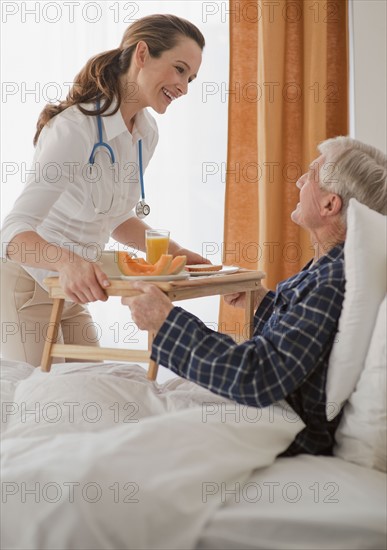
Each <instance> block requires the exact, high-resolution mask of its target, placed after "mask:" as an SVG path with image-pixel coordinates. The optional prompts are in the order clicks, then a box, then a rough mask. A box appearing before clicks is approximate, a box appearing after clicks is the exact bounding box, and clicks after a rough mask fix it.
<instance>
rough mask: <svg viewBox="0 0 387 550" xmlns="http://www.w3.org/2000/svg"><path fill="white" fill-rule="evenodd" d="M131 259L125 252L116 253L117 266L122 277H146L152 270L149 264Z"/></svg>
mask: <svg viewBox="0 0 387 550" xmlns="http://www.w3.org/2000/svg"><path fill="white" fill-rule="evenodd" d="M144 262H145V260H143V261H140V260H139V259H138V258H133V257H132V256H131V255H130V254H128V253H127V252H122V251H119V252H117V265H118V268H119V270H120V271H121V273H122V274H123V275H146V274H147V273H148V272H150V271H151V270H152V268H153V266H152V265H151V264H148V263H147V262H145V263H144Z"/></svg>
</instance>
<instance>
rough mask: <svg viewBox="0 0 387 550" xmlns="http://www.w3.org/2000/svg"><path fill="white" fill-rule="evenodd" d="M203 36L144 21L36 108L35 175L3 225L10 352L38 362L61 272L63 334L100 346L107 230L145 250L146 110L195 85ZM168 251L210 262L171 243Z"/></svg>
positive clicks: (150, 126)
mask: <svg viewBox="0 0 387 550" xmlns="http://www.w3.org/2000/svg"><path fill="white" fill-rule="evenodd" d="M204 43H205V42H204V38H203V35H202V34H201V32H200V31H199V29H197V27H195V26H194V25H193V24H192V23H190V22H189V21H186V20H184V19H181V18H178V17H176V16H173V15H151V16H148V17H144V18H142V19H139V20H138V21H136V22H135V23H133V24H132V25H130V27H129V28H128V29H127V30H126V32H125V34H124V37H123V39H122V42H121V45H120V46H119V48H116V49H114V50H110V51H107V52H105V53H102V54H99V55H96V56H95V57H93V58H92V59H90V60H89V61H88V62H87V63H86V65H85V67H84V68H83V69H82V70H81V71H80V73H79V74H78V75H77V76H76V78H75V83H74V85H73V87H72V89H71V90H70V92H69V94H68V96H67V98H66V99H65V100H64V101H62V102H60V103H59V104H58V105H47V106H46V107H45V108H44V110H43V111H42V113H41V114H40V117H39V120H38V123H37V131H36V135H35V138H34V145H36V152H35V157H34V162H33V171H31V175H30V178H29V180H28V182H27V185H26V187H25V189H24V191H23V192H22V194H21V196H20V197H19V198H18V199H17V201H16V202H15V205H14V207H13V209H12V211H11V212H10V214H9V215H8V216H7V218H6V219H5V221H4V225H3V228H2V256H3V259H2V261H1V279H2V284H1V287H2V296H1V317H2V329H3V330H2V332H3V335H2V355H3V357H5V358H6V359H14V360H20V361H26V362H28V363H30V364H33V365H35V366H38V365H39V364H40V359H41V355H42V350H43V345H44V338H45V334H46V331H47V325H48V322H49V315H50V310H51V304H52V301H51V300H50V298H49V297H48V294H47V292H46V290H45V288H44V285H43V279H44V278H45V277H47V276H50V275H57V276H58V275H59V278H60V281H61V284H62V287H63V288H64V290H65V292H66V294H67V296H68V297H69V299H70V300H71V301H69V302H66V305H65V308H64V311H63V315H62V326H61V328H62V338H63V341H65V342H66V343H72V344H85V343H86V344H88V345H92V344H93V343H94V344H95V345H98V342H97V336H96V331H95V328H94V325H93V323H92V319H91V316H90V314H89V312H88V309H87V307H86V305H85V304H87V303H88V302H94V301H96V300H102V301H104V300H106V299H107V297H106V294H105V291H104V289H105V288H106V287H107V286H109V281H108V278H107V276H106V274H105V273H104V272H103V270H102V269H101V267H100V265H99V264H98V263H97V262H95V261H94V260H96V259H98V256H99V254H100V253H101V251H102V250H103V249H104V247H105V245H106V243H107V242H108V240H109V238H110V237H113V238H114V239H115V240H116V241H118V242H119V243H122V244H128V245H130V246H132V247H134V248H137V249H138V250H142V251H143V250H145V229H147V228H149V226H148V225H147V224H146V223H144V221H143V219H142V218H143V217H144V215H146V213H147V207H146V203H145V200H144V199H145V197H144V191H143V185H142V184H141V180H142V173H143V171H144V170H145V168H146V167H147V165H148V163H149V161H150V159H151V158H152V155H153V153H154V150H155V147H156V145H157V141H158V131H157V126H156V122H155V120H154V118H153V117H152V116H151V115H150V113H149V112H148V111H147V107H152V109H154V110H155V111H156V112H157V113H159V114H163V113H165V112H166V110H167V109H168V107H169V106H170V104H171V103H172V102H173V101H175V100H177V99H178V98H179V97H181V96H183V95H185V94H186V93H187V92H188V86H189V83H190V82H191V81H192V80H193V79H194V78H195V77H196V75H197V73H198V70H199V67H200V64H201V59H202V50H203V48H204ZM96 144H97V146H96ZM141 199H142V200H141ZM136 213H137V215H136ZM170 253H171V254H173V255H174V256H176V255H180V254H186V255H187V260H188V263H192V264H196V263H204V262H206V260H205V259H204V258H202V257H201V256H200V255H199V254H196V253H194V252H191V251H189V250H186V249H185V248H183V247H181V246H180V245H179V244H177V243H176V242H173V241H172V242H171V243H170Z"/></svg>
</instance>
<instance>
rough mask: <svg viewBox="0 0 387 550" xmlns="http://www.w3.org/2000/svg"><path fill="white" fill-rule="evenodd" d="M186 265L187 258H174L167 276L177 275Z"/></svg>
mask: <svg viewBox="0 0 387 550" xmlns="http://www.w3.org/2000/svg"><path fill="white" fill-rule="evenodd" d="M186 263H187V256H176V257H175V258H173V260H172V263H171V265H170V267H169V270H168V275H177V274H178V273H180V271H182V270H183V269H184V267H185V264H186Z"/></svg>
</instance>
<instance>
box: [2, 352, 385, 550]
mask: <svg viewBox="0 0 387 550" xmlns="http://www.w3.org/2000/svg"><path fill="white" fill-rule="evenodd" d="M86 373H88V374H89V376H88V377H87V378H86V379H85V378H84V377H83V378H82V376H81V374H86ZM61 374H63V377H62V376H61ZM58 376H59V378H58ZM111 377H114V378H111ZM117 377H118V379H119V380H120V383H119V384H117V382H118V380H117ZM1 378H2V384H1V398H2V403H3V405H4V403H5V402H8V403H10V404H11V405H10V407H12V403H14V404H15V403H16V404H19V406H20V403H21V402H25V403H26V405H27V406H28V407H30V406H31V403H32V402H33V401H34V400H35V398H34V392H35V391H37V392H38V394H40V395H39V396H38V397H39V401H40V402H41V404H42V405H43V401H44V400H42V394H41V390H42V386H41V384H40V383H39V384H36V382H37V381H38V380H39V381H42V384H43V386H44V387H45V392H44V393H45V395H46V400H47V401H51V400H54V401H57V402H60V401H61V400H62V399H64V398H67V397H70V396H71V400H73V401H74V400H75V401H77V402H79V403H80V405H83V404H84V403H90V402H99V403H101V405H102V403H103V402H104V403H105V404H107V403H109V402H110V403H112V402H114V403H117V404H118V405H119V406H120V410H122V406H123V405H124V404H125V402H126V401H127V400H128V393H127V389H126V388H128V383H129V382H130V389H131V391H132V392H133V389H134V387H135V388H136V389H135V392H137V394H138V397H139V398H140V397H141V398H142V399H141V400H140V402H141V407H139V408H138V410H137V411H136V417H137V418H139V419H142V418H144V417H147V416H148V415H149V414H150V408H151V409H152V411H151V412H152V414H155V413H156V414H165V413H168V412H172V411H178V410H181V409H186V408H191V407H195V406H198V405H199V404H200V403H201V402H202V401H203V390H202V389H201V388H199V387H197V386H195V385H193V384H191V383H189V382H186V381H183V380H181V379H176V380H171V381H169V382H168V383H166V384H164V385H162V386H158V385H157V384H149V383H148V381H147V380H146V378H145V375H144V371H143V369H141V368H140V367H136V366H128V365H122V364H114V363H112V364H105V365H102V364H101V365H95V364H90V365H85V364H82V365H80V364H67V365H55V366H54V367H53V373H52V375H47V374H44V373H40V372H38V371H36V370H35V369H34V368H33V367H31V366H29V365H27V364H22V363H19V364H18V365H15V363H12V362H9V363H7V362H3V365H2V369H1ZM22 381H24V382H23V383H22V384H20V383H21V382H22ZM133 385H134V386H133ZM176 390H177V391H176ZM63 392H65V393H66V394H67V397H66V396H65V395H63ZM137 394H136V395H137ZM132 395H133V393H132ZM210 395H212V394H210ZM144 401H145V403H144ZM28 402H30V403H28ZM148 407H149V410H148ZM2 412H3V413H4V412H5V413H6V414H5V417H4V416H3V418H2V429H3V431H4V430H5V431H7V426H8V428H9V429H10V431H11V432H12V431H13V430H14V429H16V430H17V435H18V439H17V441H15V444H16V443H18V444H20V445H21V447H23V445H24V446H25V443H26V442H25V441H24V443H23V440H24V438H25V437H27V439H29V438H30V437H31V435H32V434H31V429H32V431H33V432H34V436H35V437H36V436H37V437H44V436H46V435H47V434H46V433H45V432H46V430H47V428H48V427H49V426H47V425H46V426H44V425H43V426H42V427H41V428H39V426H36V425H34V423H31V422H28V421H26V422H24V426H21V425H20V414H15V411H12V408H8V409H7V408H4V407H2ZM113 412H114V411H113ZM113 412H112V411H111V410H110V409H109V408H108V407H107V406H105V407H104V408H103V416H102V419H101V421H100V422H99V423H98V426H97V425H95V424H93V425H92V424H90V423H88V422H87V423H86V424H85V422H82V418H81V419H77V418H75V424H77V426H76V431H77V432H78V433H79V435H81V433H80V432H82V437H88V435H87V432H88V431H90V430H91V429H92V431H93V432H94V437H95V436H96V435H97V434H96V432H101V431H104V430H106V429H108V428H111V427H112V414H113ZM127 412H129V413H130V412H131V411H127ZM19 413H20V410H19ZM105 418H106V423H105V421H104V420H105ZM78 420H79V422H78ZM52 427H53V426H52ZM70 427H71V426H70ZM68 428H69V425H68V423H66V422H63V423H61V422H56V423H55V429H54V432H55V436H56V437H65V436H66V434H67V435H70V438H71V434H68ZM73 429H74V425H73V426H72V427H71V431H73ZM54 432H53V435H54ZM90 435H92V434H90ZM27 447H28V445H27ZM48 449H49V447H47V450H48ZM21 450H22V451H23V450H24V451H25V450H26V449H21ZM51 451H52V452H53V453H54V451H55V445H53V446H52V447H51ZM55 452H56V451H55ZM206 458H207V457H206ZM15 466H16V464H15ZM211 479H215V478H214V477H212V478H211ZM220 479H225V478H224V477H223V478H222V477H221V478H220ZM237 479H238V478H237ZM239 479H240V481H239V482H238V481H236V482H231V481H228V483H226V484H225V486H224V487H221V483H219V484H218V487H216V486H213V489H214V493H215V494H213V495H211V499H212V503H213V504H214V503H215V504H219V506H214V507H213V509H214V514H213V516H212V518H211V519H210V520H209V521H208V522H207V524H206V525H205V526H204V527H202V531H201V535H200V539H199V543H198V545H197V550H204V549H208V550H210V549H217V550H218V549H220V548H222V549H225V550H227V549H231V548H233V549H234V548H235V549H240V550H244V549H257V550H258V549H265V550H271V549H273V550H274V549H275V550H295V549H297V550H328V549H329V550H336V549H337V550H339V549H340V550H357V549H359V550H360V549H372V550H381V549H384V548H386V520H385V518H386V476H385V475H384V474H383V473H381V472H378V471H376V470H370V469H367V468H362V467H359V466H356V465H354V464H351V463H348V462H345V461H343V460H341V459H339V458H335V457H312V456H309V455H301V456H298V457H294V458H282V459H277V460H276V461H275V463H274V464H272V465H271V466H268V467H266V468H263V469H262V468H261V469H260V470H256V471H255V472H253V474H252V475H250V476H247V477H244V478H243V477H242V478H239ZM238 483H239V485H237V484H238ZM210 489H211V487H210ZM227 491H228V492H229V493H228V495H226V493H227ZM233 491H234V493H233ZM209 500H210V498H209ZM237 500H239V502H237ZM336 501H338V502H336ZM22 508H25V507H24V506H23V507H22ZM58 522H59V524H60V519H58ZM31 547H33V546H31ZM56 547H57V548H60V547H61V546H60V545H58V546H56ZM69 547H70V546H67V548H69ZM101 547H111V546H104V545H101Z"/></svg>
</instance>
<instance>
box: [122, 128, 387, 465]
mask: <svg viewBox="0 0 387 550" xmlns="http://www.w3.org/2000/svg"><path fill="white" fill-rule="evenodd" d="M319 151H320V153H321V154H320V156H319V157H318V158H317V159H316V161H315V162H314V163H312V164H311V166H310V167H309V170H308V172H307V173H306V174H304V175H303V176H302V177H301V178H300V179H299V180H298V182H297V187H298V188H299V190H300V201H299V203H298V204H297V206H296V209H295V210H294V211H293V212H292V214H291V218H292V220H293V221H294V222H295V223H297V224H298V225H300V226H302V227H304V228H305V229H307V230H308V231H309V233H310V237H311V242H312V245H313V247H314V258H313V259H312V260H311V261H310V263H309V264H307V265H306V266H305V267H304V269H303V270H302V271H300V272H299V273H298V274H297V275H295V276H293V277H290V278H289V279H287V280H285V281H283V282H282V283H280V284H279V285H278V287H277V290H276V292H275V293H274V292H272V291H267V290H263V291H262V292H261V295H260V296H259V297H258V300H257V304H256V306H257V309H256V313H255V317H254V327H255V328H254V336H253V338H251V340H248V341H246V342H244V343H242V344H236V343H235V342H234V341H233V340H232V339H231V338H230V337H229V336H227V335H225V334H220V333H217V332H214V331H212V330H210V329H208V328H207V327H206V326H205V325H204V324H203V323H202V322H201V321H200V320H199V319H198V318H196V317H195V316H194V315H192V314H190V313H188V312H186V311H184V310H183V309H181V308H179V307H174V306H173V304H172V303H171V302H170V300H169V299H168V298H167V297H166V296H165V295H164V294H163V293H162V292H160V291H159V290H158V289H157V288H156V287H155V286H152V285H151V284H145V283H136V287H137V288H138V289H140V290H141V291H142V294H141V295H139V296H136V297H133V298H123V299H122V303H123V304H126V305H128V306H129V307H130V309H131V312H132V317H133V320H134V321H135V322H136V323H137V325H138V326H139V328H141V329H146V330H152V331H155V332H156V333H157V334H156V337H155V339H154V342H153V346H152V359H154V360H155V361H157V362H158V363H161V364H162V365H164V366H166V367H168V368H169V369H171V370H172V371H174V372H175V373H177V374H178V375H180V376H183V377H185V378H188V379H189V380H192V381H193V382H196V383H197V384H200V385H201V386H204V387H206V388H208V389H209V390H211V391H212V392H214V393H216V394H219V395H222V396H224V397H227V398H229V399H233V400H235V401H236V402H238V403H241V404H246V405H250V406H256V407H265V406H267V405H270V404H272V403H275V402H277V401H279V400H281V399H285V400H286V401H287V402H288V403H289V405H290V406H291V407H292V408H293V409H294V410H295V412H296V413H297V414H298V415H299V416H300V417H301V418H302V420H303V421H304V423H305V425H306V427H305V428H304V430H302V431H301V432H300V433H299V434H298V435H297V437H296V439H295V441H294V442H293V443H292V444H291V446H290V447H289V448H288V449H287V451H286V452H285V453H284V454H285V455H288V456H290V455H294V454H298V453H310V454H331V452H332V447H333V443H334V433H335V430H336V427H337V425H338V423H339V421H340V417H341V415H338V416H337V417H336V418H335V419H334V420H333V421H332V422H328V421H327V418H326V414H325V408H326V394H325V384H326V377H327V368H328V360H329V355H330V352H331V349H332V345H333V341H334V336H335V333H336V331H337V325H338V320H339V317H340V312H341V308H342V303H343V298H344V289H345V274H344V252H343V247H344V241H345V236H346V210H347V206H348V201H349V199H350V198H351V197H354V198H356V199H357V200H358V201H359V202H362V203H364V204H366V205H367V206H369V207H370V208H372V209H374V210H377V211H379V212H382V213H386V208H387V206H386V205H387V201H386V195H387V193H386V184H387V167H386V156H385V155H384V154H383V153H381V152H380V151H378V150H376V149H374V148H373V147H370V146H367V145H365V144H362V143H360V142H358V141H356V140H353V139H351V138H348V137H338V138H334V139H330V140H327V141H325V142H323V143H321V144H320V146H319ZM226 301H228V303H230V304H233V305H236V306H238V305H239V306H241V305H243V301H244V295H243V294H233V295H229V296H228V297H226Z"/></svg>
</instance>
